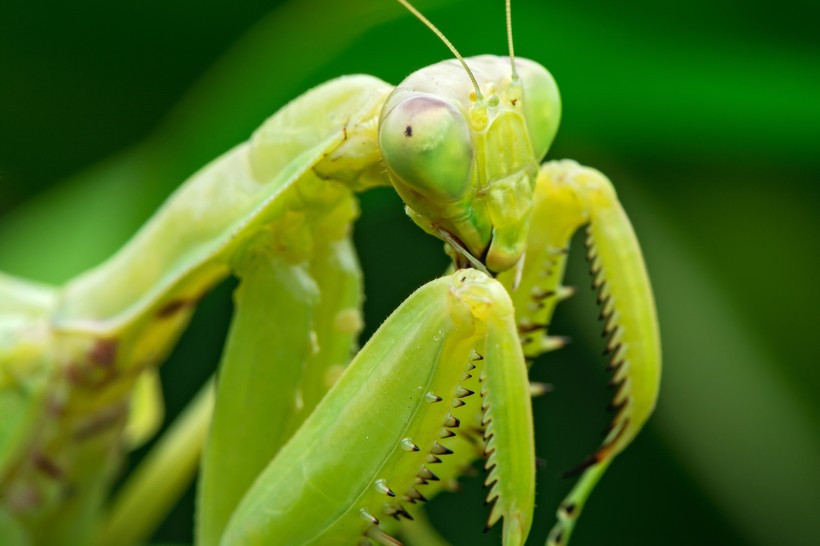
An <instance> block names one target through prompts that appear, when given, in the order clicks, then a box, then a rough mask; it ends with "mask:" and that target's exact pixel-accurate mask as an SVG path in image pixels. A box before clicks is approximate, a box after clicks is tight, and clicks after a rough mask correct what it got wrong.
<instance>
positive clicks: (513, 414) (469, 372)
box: [221, 270, 535, 545]
mask: <svg viewBox="0 0 820 546" xmlns="http://www.w3.org/2000/svg"><path fill="white" fill-rule="evenodd" d="M513 312H514V311H513V309H512V307H511V305H510V302H509V298H508V296H507V294H506V292H505V291H504V290H503V289H502V288H501V286H500V285H499V284H498V283H497V282H495V281H493V280H491V279H489V278H487V277H486V276H485V275H483V274H481V273H478V272H475V271H469V270H468V271H459V272H456V273H455V274H454V275H452V276H451V277H445V278H443V279H439V280H437V281H433V282H432V283H430V284H428V285H426V286H425V287H423V288H422V289H420V290H419V291H417V292H416V293H415V294H414V295H413V296H411V297H410V298H409V299H408V300H407V301H406V302H405V303H404V304H403V305H402V306H401V307H399V309H397V310H396V312H395V313H394V314H393V315H391V317H390V318H389V319H388V320H387V321H386V322H385V323H384V324H383V325H382V327H381V328H380V330H379V331H378V332H377V333H376V334H374V336H373V338H371V340H370V341H369V342H368V343H367V345H366V346H365V347H364V348H363V349H362V351H361V352H360V353H359V354H358V355H357V357H356V358H355V359H354V361H353V362H352V363H351V365H350V367H349V368H348V369H347V371H346V372H345V374H344V375H343V376H342V377H341V379H340V380H339V382H338V383H337V384H336V385H335V386H334V387H333V389H331V391H330V392H329V393H328V395H327V396H326V397H325V398H324V399H323V400H322V402H321V403H320V404H319V406H318V407H317V408H316V411H315V412H314V413H313V414H311V416H310V417H309V418H308V419H307V421H305V423H304V425H303V426H302V427H301V428H300V429H299V431H298V433H297V434H296V435H295V436H294V437H293V438H292V439H291V441H290V442H288V444H286V445H285V447H284V448H282V450H281V451H280V452H279V454H278V455H277V456H276V458H275V459H274V460H273V461H272V462H271V463H270V464H269V465H268V467H267V468H266V469H265V470H264V472H263V473H262V474H261V475H260V476H259V478H258V479H257V481H256V482H255V484H254V486H253V487H252V488H251V489H250V491H249V492H248V494H247V495H246V496H245V498H244V499H243V501H242V503H241V504H240V506H239V508H238V509H237V511H236V513H235V514H234V516H233V517H232V519H231V521H230V523H229V525H228V528H227V531H226V534H225V535H224V536H223V538H222V542H221V544H266V543H267V541H269V540H270V537H276V541H277V543H278V544H282V545H284V544H339V543H342V542H345V543H346V542H350V543H355V540H356V538H355V537H357V536H362V537H363V536H368V537H370V538H372V539H374V540H376V541H378V542H380V543H383V544H393V543H395V542H393V541H391V539H389V538H388V537H387V536H386V535H385V534H384V531H383V530H381V529H380V527H379V524H380V519H382V518H384V517H386V516H389V515H390V514H391V513H401V512H404V511H405V505H407V506H409V503H410V502H412V500H413V499H414V498H418V496H420V495H423V494H424V492H425V491H426V489H425V486H426V484H427V483H428V482H435V481H438V480H439V479H440V478H439V476H437V472H438V466H439V465H440V464H441V462H440V461H441V460H443V459H446V458H447V456H448V452H449V449H448V448H447V443H448V442H447V438H448V437H451V436H452V435H453V434H452V432H453V431H454V429H455V430H457V429H458V428H459V420H460V419H469V418H470V417H471V416H472V414H473V413H474V412H476V411H477V410H478V408H479V407H480V406H484V407H485V408H486V409H485V411H484V420H485V422H486V423H487V431H488V432H487V434H488V437H489V436H493V435H494V439H493V438H490V439H489V440H488V442H489V445H490V446H491V447H490V449H492V448H493V447H492V446H494V445H495V444H494V442H496V443H497V444H498V445H501V444H502V443H503V445H504V448H503V449H498V451H497V452H495V453H491V454H490V460H491V461H493V465H494V468H493V470H492V471H491V476H492V477H493V479H494V480H496V483H495V485H494V488H493V491H494V494H493V497H494V498H496V497H497V501H496V505H495V507H494V511H493V513H494V514H495V516H493V517H494V519H497V518H499V517H502V516H503V517H505V529H504V533H505V537H506V538H505V542H508V543H510V544H520V543H521V542H522V541H523V537H525V536H526V534H527V532H528V530H529V526H530V522H531V517H532V516H531V512H532V505H533V500H534V498H533V495H534V484H535V482H534V468H535V467H534V452H533V444H532V433H531V426H532V422H531V418H530V407H529V406H530V403H529V395H528V381H527V376H526V368H525V366H524V362H523V357H522V355H521V349H520V345H519V343H518V340H517V334H516V331H515V323H514V316H513ZM480 351H484V353H483V354H482V353H481V352H480ZM482 381H483V383H482ZM479 392H484V396H483V397H481V396H479ZM482 398H483V400H482ZM462 402H464V403H462ZM456 434H458V432H456ZM340 460H342V461H344V463H343V466H344V469H345V470H344V471H343V472H339V461H340ZM345 537H347V538H345Z"/></svg>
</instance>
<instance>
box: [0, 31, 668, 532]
mask: <svg viewBox="0 0 820 546" xmlns="http://www.w3.org/2000/svg"><path fill="white" fill-rule="evenodd" d="M508 28H509V27H508ZM510 53H511V54H510V58H509V59H507V58H499V57H489V56H484V57H475V58H469V59H467V60H466V61H461V62H462V63H463V64H464V67H460V66H459V65H458V64H457V63H456V62H455V61H445V62H443V63H439V64H437V65H434V66H431V67H428V68H426V69H423V70H421V71H419V72H416V73H415V74H413V75H411V76H409V77H408V78H407V79H406V80H405V81H404V82H403V83H402V84H400V85H399V86H398V87H397V88H395V90H394V89H393V88H392V87H390V86H388V85H387V84H385V83H384V82H381V81H379V80H377V79H375V78H370V77H365V76H355V77H346V78H340V79H337V80H334V81H331V82H329V83H327V84H325V85H322V86H320V87H318V88H316V89H314V90H312V91H310V92H308V93H307V94H305V95H303V96H302V97H300V98H298V99H295V100H294V101H293V102H292V103H291V104H289V105H288V106H286V107H285V108H284V109H282V110H280V111H279V112H278V113H277V114H275V115H274V116H273V117H272V118H270V119H269V120H268V121H267V122H266V123H265V124H264V125H263V126H262V127H261V128H260V129H259V130H257V131H256V133H255V134H254V135H253V136H252V138H251V139H250V141H249V142H248V143H246V144H242V145H240V146H238V147H236V148H235V149H233V150H231V151H229V152H228V153H226V154H225V155H223V156H222V157H220V158H218V159H216V160H214V161H213V162H212V163H211V164H210V165H208V166H206V167H204V168H203V169H202V170H200V171H199V172H198V173H196V174H195V175H194V176H193V177H192V178H191V179H190V180H189V181H188V182H186V183H185V184H184V185H183V186H182V187H181V188H180V189H179V190H178V191H177V193H176V194H175V195H174V196H172V198H171V199H170V200H169V201H168V202H167V203H166V204H165V205H164V206H163V207H162V208H161V209H160V210H159V211H158V212H157V213H156V214H155V216H154V217H153V218H152V219H151V220H150V221H149V223H148V224H146V225H145V226H144V227H143V228H142V230H140V232H139V233H138V234H137V235H136V236H135V237H134V238H133V239H132V240H131V242H129V243H128V244H127V245H126V246H125V247H123V248H122V249H121V250H120V251H119V252H118V253H117V254H116V255H115V256H113V257H112V258H111V259H110V260H109V261H107V262H105V263H104V264H102V265H101V266H99V267H98V268H96V269H94V270H92V271H89V272H87V273H86V274H83V275H81V276H79V277H78V278H76V279H74V280H72V281H70V282H69V283H67V284H66V285H65V286H63V287H58V288H52V287H42V286H37V285H33V284H31V283H27V282H25V281H22V280H18V279H11V278H5V277H4V278H2V283H0V296H2V298H0V319H1V320H0V342H1V343H0V374H2V375H0V389H2V390H0V405H2V407H3V410H4V411H3V415H4V421H3V424H2V429H0V483H2V505H0V506H1V508H0V510H2V511H0V538H2V539H3V540H2V542H3V543H9V544H84V543H95V542H96V543H101V544H106V543H128V542H131V541H132V540H135V538H139V537H137V536H136V535H138V534H139V531H143V529H142V528H141V527H140V524H136V525H134V524H133V523H131V522H128V521H127V519H128V518H127V514H128V513H129V509H128V507H131V506H135V505H136V506H139V505H140V501H142V503H148V502H157V499H155V498H151V497H152V495H155V494H157V491H162V492H160V493H159V494H158V496H159V497H164V498H170V499H172V498H173V496H174V495H175V491H176V489H175V486H174V485H173V484H172V483H169V482H172V481H173V479H171V478H170V477H169V476H170V475H171V474H174V473H179V474H181V475H182V474H185V471H184V469H186V468H188V469H190V467H191V466H192V464H194V463H195V461H196V459H197V454H198V450H199V447H200V446H201V445H202V442H203V439H202V438H203V437H204V432H203V431H204V430H205V428H206V427H208V421H209V413H210V403H211V399H210V396H211V393H208V392H206V393H204V394H203V397H202V398H201V399H200V401H199V403H198V405H195V406H194V407H193V409H192V411H191V418H190V421H184V422H183V424H182V425H181V426H180V428H179V429H178V431H179V432H178V433H177V434H172V435H171V436H170V437H169V439H168V442H169V443H170V444H174V442H177V445H179V446H181V447H179V449H166V450H162V449H160V451H159V454H158V455H157V457H156V458H155V459H153V460H152V462H151V463H149V464H148V466H147V467H146V470H145V472H144V473H143V474H142V475H141V477H139V478H137V480H138V481H137V482H136V485H134V486H130V484H129V485H128V486H126V488H125V489H124V490H123V493H122V496H121V497H120V498H119V500H118V501H116V502H115V503H114V505H113V507H112V508H110V509H108V508H106V506H105V498H106V496H107V495H108V490H109V488H110V484H111V481H112V479H113V477H114V476H115V473H116V468H117V465H118V464H119V461H120V460H121V457H122V452H123V451H124V449H127V448H128V447H129V446H131V445H135V444H137V443H139V442H140V441H141V440H142V439H144V437H145V436H146V435H148V434H150V432H151V430H152V428H153V426H154V420H155V419H154V417H153V416H152V400H151V396H152V395H151V393H152V392H153V389H155V385H152V381H153V379H152V378H153V375H152V374H153V370H154V369H155V367H156V366H157V365H158V364H159V363H161V361H162V360H163V359H164V357H165V356H166V355H167V353H168V352H169V351H170V349H171V348H172V347H173V344H174V343H175V341H176V339H177V338H178V336H179V335H180V333H181V332H182V330H183V329H184V328H185V326H186V325H187V323H188V320H189V319H190V316H191V313H192V312H193V310H194V309H195V307H196V304H197V302H198V301H199V300H200V299H201V297H202V296H203V294H204V293H206V292H207V291H208V290H209V288H210V287H212V286H213V285H214V284H215V283H217V282H219V281H220V280H221V279H223V278H225V277H226V276H228V275H232V274H233V275H235V276H237V277H238V278H239V279H240V286H239V289H238V291H237V293H236V310H235V313H234V318H233V322H232V326H231V331H230V334H229V338H228V341H227V344H226V348H225V352H224V355H223V362H222V365H221V369H220V375H219V378H218V381H217V389H216V394H215V402H214V403H213V412H214V413H213V419H212V423H211V424H210V428H209V430H208V434H207V441H206V446H205V449H204V454H203V456H202V474H201V476H202V477H201V483H200V497H199V504H198V515H197V523H196V525H197V529H196V530H197V541H198V543H201V544H246V543H254V544H255V543H258V544H357V543H358V544H370V543H372V542H376V543H380V544H396V543H398V542H397V541H398V539H397V538H395V537H396V536H400V535H402V533H403V532H404V531H403V528H402V526H401V525H400V524H399V523H398V521H399V520H402V519H411V518H414V517H415V518H417V519H420V518H421V512H420V511H419V508H418V507H419V506H420V504H421V503H422V502H423V501H424V500H425V499H426V498H428V497H431V496H433V495H435V494H436V493H437V492H438V491H440V490H441V489H442V487H443V486H446V485H447V484H448V483H450V482H451V481H452V480H455V479H457V478H458V476H459V475H460V474H461V473H463V472H464V471H465V469H466V468H468V467H469V466H470V465H471V464H472V463H473V461H474V460H476V459H478V458H481V457H484V458H485V463H484V466H485V469H486V471H487V478H486V483H487V485H488V500H489V501H491V502H492V503H493V508H492V510H491V512H490V516H489V520H488V525H493V524H495V523H497V522H498V521H502V525H503V537H504V538H503V540H504V543H505V544H522V543H523V542H524V541H525V540H526V538H527V535H528V532H529V529H530V526H531V523H532V518H533V512H534V491H535V463H534V456H535V454H534V447H533V434H534V424H533V423H532V417H531V409H530V386H529V384H528V380H527V366H528V364H527V362H528V360H529V359H532V358H534V357H536V356H538V355H539V354H541V353H543V352H546V351H548V350H550V349H553V348H557V347H559V346H560V345H561V344H562V340H561V339H560V338H553V337H549V336H548V335H547V330H548V324H549V321H550V318H551V316H552V313H553V310H554V308H555V305H556V303H557V302H558V301H559V300H561V299H564V298H566V297H567V296H568V295H569V293H570V291H569V290H567V289H566V288H564V287H563V286H562V285H561V278H562V275H563V268H564V265H565V259H566V252H567V248H568V244H569V238H570V236H571V235H572V233H574V232H575V231H576V230H577V229H578V228H579V227H581V226H584V225H588V226H589V228H588V230H589V253H590V258H591V260H592V267H593V272H594V275H595V283H596V286H597V287H598V288H599V289H600V300H601V303H602V306H603V309H602V315H603V316H604V317H605V318H606V323H605V324H606V333H607V334H608V335H609V336H610V343H609V347H610V350H611V354H612V368H613V370H614V375H613V386H615V387H616V391H615V397H614V400H613V404H614V406H615V407H616V409H617V411H616V413H615V418H614V420H613V422H612V428H611V430H610V432H609V433H608V435H607V437H606V438H605V440H604V443H603V445H602V447H601V448H600V450H598V451H597V452H596V453H595V454H594V455H593V456H592V457H591V458H590V459H589V460H588V461H586V462H585V463H584V465H583V468H582V470H583V473H582V475H581V478H580V481H579V483H578V485H577V486H576V488H575V489H574V490H573V491H572V492H571V493H570V495H569V497H568V498H567V500H566V501H565V502H564V503H563V504H562V505H561V507H560V508H559V511H558V517H559V522H558V524H556V527H555V529H554V531H553V533H552V534H551V538H550V544H565V543H566V542H567V540H568V539H569V536H570V534H571V532H572V529H573V526H574V522H575V520H576V519H577V517H578V515H579V514H580V511H581V509H582V508H583V504H584V502H585V500H586V498H587V496H588V494H589V492H590V491H591V489H592V487H594V485H595V483H596V482H597V480H598V479H599V478H600V476H601V474H602V473H603V471H604V470H605V469H606V467H607V466H608V464H609V463H610V462H611V460H612V458H613V457H614V456H615V455H616V454H617V453H619V452H620V451H621V450H622V449H623V448H624V447H626V445H627V444H628V443H629V442H630V441H631V440H632V438H633V437H634V436H635V434H636V433H637V432H638V431H639V430H640V428H641V426H642V425H643V423H644V422H645V420H646V419H647V418H648V416H649V414H650V413H651V410H652V408H653V406H654V403H655V398H656V395H657V385H658V380H659V368H660V354H659V345H658V335H657V326H656V320H655V314H654V304H653V302H652V296H651V291H650V288H649V283H648V279H647V276H646V273H645V270H644V266H643V262H642V258H641V255H640V250H639V248H638V245H637V242H636V239H635V236H634V233H633V232H632V229H631V227H630V225H629V222H628V220H627V219H626V216H625V214H624V213H623V210H622V209H621V208H620V205H619V204H618V202H617V199H616V197H615V194H614V191H613V190H612V187H611V185H610V183H609V181H608V180H607V179H606V178H605V177H603V176H602V175H601V174H600V173H597V172H596V171H593V170H591V169H587V168H584V167H581V166H579V165H577V164H576V163H574V162H552V163H546V164H544V165H542V166H539V162H540V161H541V160H542V158H543V157H544V155H545V154H546V152H547V150H548V148H549V145H550V143H551V141H552V139H553V137H554V135H555V132H556V130H557V127H558V121H559V118H560V101H559V97H558V91H557V87H556V85H555V82H554V81H553V79H552V77H551V76H550V75H549V73H548V72H547V71H546V70H545V69H544V68H542V67H540V66H539V65H537V64H535V63H533V62H530V61H526V60H523V59H518V60H513V55H512V48H511V52H510ZM384 185H392V186H393V187H394V188H395V189H396V190H397V192H398V193H399V194H400V195H401V197H402V198H403V200H404V201H405V204H406V206H407V212H408V215H409V216H410V218H411V219H412V220H413V221H414V222H415V223H416V224H418V225H419V226H420V227H421V228H422V229H423V230H425V231H427V232H428V233H430V234H431V235H433V236H436V237H439V238H440V239H442V241H444V243H445V247H446V250H447V252H448V254H449V255H450V256H451V257H452V260H453V263H454V266H455V270H454V271H453V272H452V273H450V274H449V275H446V276H445V277H443V278H441V279H439V280H435V281H432V282H431V283H429V284H427V285H425V286H424V287H422V288H420V289H419V290H418V291H417V292H416V293H414V294H413V295H412V296H411V297H410V298H408V300H407V301H406V302H405V303H404V304H403V305H402V306H400V307H399V308H398V309H397V310H396V311H395V313H394V314H393V315H391V317H390V318H389V319H388V320H387V321H386V322H385V324H383V325H382V327H381V328H380V329H379V330H378V332H377V333H376V334H374V336H373V337H372V339H371V340H370V341H369V342H368V343H367V344H366V346H365V347H364V348H362V350H361V351H360V352H359V353H358V354H357V355H356V357H355V358H354V359H353V361H352V362H351V363H350V365H349V366H346V364H347V362H348V360H349V359H350V355H351V354H352V352H353V349H354V346H355V343H356V338H357V334H358V332H359V330H360V328H361V318H360V313H359V309H360V305H361V297H362V296H361V278H360V273H359V271H358V267H357V264H356V257H355V253H354V250H353V248H352V245H351V242H350V230H351V225H352V222H353V221H354V220H355V218H356V216H357V214H358V209H357V205H356V198H355V194H356V193H358V192H362V191H365V190H367V189H369V188H372V187H376V186H384ZM6 416H7V417H6ZM186 423H187V424H186ZM180 438H183V439H185V441H180V440H179V439H180ZM163 477H165V478H164V480H163ZM140 480H141V481H140ZM144 484H155V485H157V487H159V486H160V485H164V486H165V487H166V488H167V489H166V490H162V489H158V488H152V487H146V486H145V485H144ZM124 514H125V516H124ZM146 525H147V524H146ZM129 526H130V527H129ZM134 528H136V529H137V531H133V535H129V533H130V532H132V530H133V529H134ZM407 538H408V542H411V541H412V531H410V532H409V534H408V537H407Z"/></svg>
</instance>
